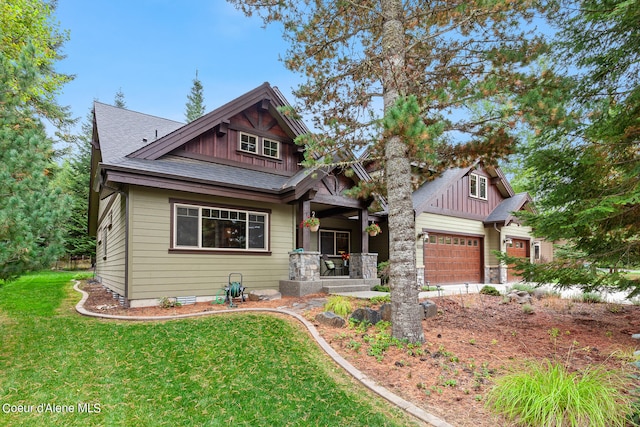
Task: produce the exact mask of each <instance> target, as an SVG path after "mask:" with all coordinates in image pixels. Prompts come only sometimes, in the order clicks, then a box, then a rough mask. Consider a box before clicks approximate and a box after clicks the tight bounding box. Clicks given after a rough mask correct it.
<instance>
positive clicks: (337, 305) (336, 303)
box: [324, 295, 352, 318]
mask: <svg viewBox="0 0 640 427" xmlns="http://www.w3.org/2000/svg"><path fill="white" fill-rule="evenodd" d="M324 309H325V310H326V311H333V312H334V313H335V314H337V315H338V316H342V317H344V318H346V317H347V316H348V315H349V314H350V313H351V311H352V307H351V301H349V300H348V299H347V298H345V297H343V296H340V295H333V296H330V297H329V299H328V300H327V303H326V304H325V306H324Z"/></svg>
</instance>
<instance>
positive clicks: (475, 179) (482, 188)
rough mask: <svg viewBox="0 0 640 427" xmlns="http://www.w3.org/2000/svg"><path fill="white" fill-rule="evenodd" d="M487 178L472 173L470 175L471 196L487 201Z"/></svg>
mask: <svg viewBox="0 0 640 427" xmlns="http://www.w3.org/2000/svg"><path fill="white" fill-rule="evenodd" d="M487 182H488V180H487V177H486V176H482V175H476V174H475V173H472V174H471V175H469V195H470V196H471V197H475V198H478V199H483V200H487Z"/></svg>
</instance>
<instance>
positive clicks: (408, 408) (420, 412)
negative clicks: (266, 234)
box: [73, 281, 453, 427]
mask: <svg viewBox="0 0 640 427" xmlns="http://www.w3.org/2000/svg"><path fill="white" fill-rule="evenodd" d="M79 285H80V283H79V282H78V281H75V285H74V286H73V289H74V290H76V291H78V292H80V293H81V294H82V298H81V299H80V301H79V302H78V304H76V311H77V312H78V313H80V314H82V315H84V316H90V317H97V318H102V319H114V320H116V319H117V320H133V321H141V320H145V321H153V320H171V319H179V318H185V317H195V316H203V315H224V314H228V313H238V312H265V313H279V314H285V315H288V316H291V317H293V318H294V319H296V320H297V321H299V322H300V323H302V324H303V325H304V327H306V328H307V330H308V331H309V333H310V334H311V337H312V338H313V339H315V340H316V342H317V343H318V345H319V346H320V348H321V349H322V350H323V351H324V352H325V353H326V354H327V355H328V356H329V357H331V358H332V359H333V360H334V362H336V363H337V364H338V365H339V366H340V367H342V368H343V369H344V370H345V371H347V373H349V374H350V375H351V376H353V377H354V378H355V379H357V380H358V381H360V383H361V384H363V385H364V386H365V387H367V388H368V389H369V390H371V391H373V392H374V393H376V394H378V395H379V396H380V397H383V398H384V399H386V400H387V401H389V402H391V403H392V404H394V405H396V406H398V407H399V408H400V409H402V410H404V411H405V412H407V413H408V414H411V415H412V416H414V417H415V418H416V419H417V420H419V421H422V422H424V423H426V424H427V425H429V426H433V427H453V426H452V425H451V424H449V423H447V422H446V421H444V420H442V419H440V418H438V417H436V416H435V415H433V414H430V413H429V412H427V411H425V410H424V409H422V408H420V407H418V406H416V405H414V404H413V403H411V402H409V401H407V400H405V399H403V398H401V397H400V396H398V395H396V394H394V393H392V392H391V391H389V390H387V389H386V388H384V387H382V386H381V385H379V384H377V383H376V382H375V381H374V380H372V379H371V378H369V377H368V376H366V375H365V374H363V373H362V372H361V371H359V370H358V369H356V367H355V366H353V365H352V364H351V363H349V362H348V361H347V360H346V359H345V358H343V357H342V356H341V355H340V354H338V352H336V351H335V350H334V349H333V347H331V346H330V345H329V343H327V342H326V341H325V339H324V338H323V337H322V336H321V335H320V333H319V332H318V330H317V329H316V328H315V326H313V324H312V323H311V322H309V321H307V320H306V319H305V318H304V317H302V316H301V315H300V314H299V313H296V312H294V311H290V310H286V309H284V308H277V309H270V308H236V309H233V310H231V311H207V312H200V313H193V314H185V315H179V316H157V317H136V316H116V315H108V314H101V313H94V312H92V311H89V310H87V309H85V308H84V303H85V302H86V301H87V299H88V298H89V294H88V293H87V292H85V291H83V290H82V289H80V287H79ZM381 294H384V292H381Z"/></svg>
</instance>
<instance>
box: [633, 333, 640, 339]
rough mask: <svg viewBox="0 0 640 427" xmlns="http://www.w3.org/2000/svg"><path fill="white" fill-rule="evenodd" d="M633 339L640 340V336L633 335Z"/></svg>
mask: <svg viewBox="0 0 640 427" xmlns="http://www.w3.org/2000/svg"><path fill="white" fill-rule="evenodd" d="M631 338H633V339H634V340H640V334H633V335H631Z"/></svg>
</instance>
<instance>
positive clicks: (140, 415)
mask: <svg viewBox="0 0 640 427" xmlns="http://www.w3.org/2000/svg"><path fill="white" fill-rule="evenodd" d="M72 277H73V273H51V272H47V273H40V274H34V275H29V276H25V277H23V278H21V279H19V280H18V281H16V282H12V283H9V284H5V285H4V286H2V287H0V372H2V375H1V376H0V425H42V426H56V425H59V426H63V425H64V426H87V425H96V426H98V425H99V426H106V425H108V426H116V425H135V426H163V425H166V426H228V425H234V426H236V425H246V426H296V425H300V426H338V425H339V426H372V425H375V426H400V425H409V424H413V420H412V419H411V418H409V417H408V416H406V415H404V414H403V413H401V412H400V411H399V410H397V409H396V408H395V407H393V406H391V405H389V404H388V403H387V402H386V401H384V400H381V399H379V398H377V397H375V396H374V395H372V394H371V393H369V392H368V391H366V389H364V388H363V387H362V386H360V385H358V384H356V383H355V382H354V381H353V380H352V379H351V378H350V377H348V376H347V375H346V374H344V373H343V372H342V371H341V370H340V369H339V368H338V367H336V366H335V365H334V364H333V363H332V362H330V361H329V360H328V359H327V357H326V356H325V355H324V354H323V353H322V352H321V350H320V349H319V348H318V347H317V346H316V345H315V344H314V343H313V342H312V341H311V339H310V338H309V337H308V335H307V334H306V333H305V332H304V330H303V329H302V327H300V326H298V325H297V324H295V323H293V322H291V321H289V320H287V319H282V318H279V317H275V316H270V315H256V314H251V315H248V314H240V313H238V314H231V315H228V316H211V317H200V318H194V319H183V320H176V321H166V322H137V323H136V322H114V321H103V320H97V319H92V318H86V317H81V316H80V315H78V314H77V313H76V312H75V310H74V309H73V304H75V302H76V301H77V300H78V299H79V295H77V294H75V293H74V292H73V291H72V289H71V283H70V280H71V278H72Z"/></svg>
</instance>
